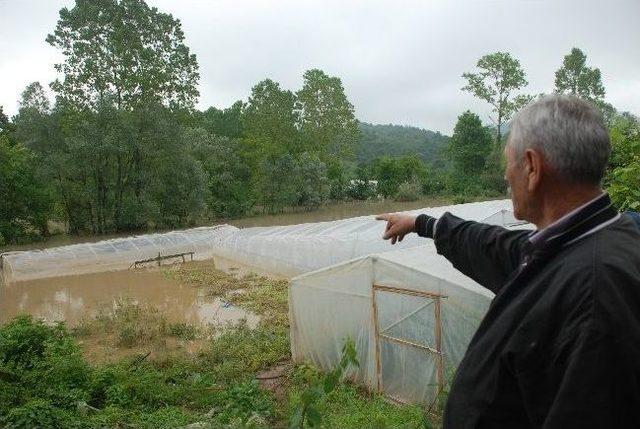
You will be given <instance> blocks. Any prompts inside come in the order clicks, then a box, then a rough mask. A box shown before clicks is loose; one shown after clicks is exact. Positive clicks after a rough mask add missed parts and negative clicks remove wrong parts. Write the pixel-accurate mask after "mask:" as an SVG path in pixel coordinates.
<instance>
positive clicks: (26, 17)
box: [0, 0, 640, 134]
mask: <svg viewBox="0 0 640 429" xmlns="http://www.w3.org/2000/svg"><path fill="white" fill-rule="evenodd" d="M148 2H149V3H150V4H152V5H154V6H157V7H158V8H159V9H160V10H162V11H164V12H169V13H171V14H173V15H174V17H177V18H179V19H180V20H181V21H182V24H183V29H184V31H185V33H186V42H187V45H188V46H189V47H190V48H191V50H192V51H193V52H194V53H195V54H196V55H197V57H198V62H199V64H200V74H201V79H200V85H199V90H200V101H199V104H198V107H199V108H201V109H205V108H207V107H209V106H211V105H213V106H216V107H227V106H229V105H231V104H232V103H233V102H234V101H235V100H238V99H246V98H247V96H248V95H249V92H250V89H251V87H252V86H253V85H254V84H255V83H257V82H258V81H260V80H262V79H264V78H266V77H269V78H271V79H274V80H276V81H278V82H280V83H281V85H282V86H283V87H284V88H287V89H291V90H293V91H295V90H297V89H298V88H300V86H301V84H302V74H303V73H304V71H305V70H307V69H309V68H320V69H322V70H324V71H325V72H327V73H328V74H330V75H335V76H339V77H340V78H341V79H342V82H343V84H344V86H345V89H346V93H347V96H348V98H349V100H350V101H351V102H352V103H353V104H354V106H355V109H356V116H357V118H358V119H360V120H362V121H367V122H373V123H395V124H406V125H415V126H420V127H424V128H428V129H432V130H437V131H441V132H443V133H447V134H448V133H450V132H451V130H452V129H453V126H454V125H455V121H456V118H457V116H458V115H459V114H460V113H461V112H463V111H464V110H466V109H471V110H473V111H475V112H477V113H478V114H479V115H480V117H481V118H482V119H483V121H485V122H487V123H488V122H489V119H488V114H489V109H488V108H487V107H486V106H485V105H484V104H483V103H482V102H480V101H477V100H474V98H473V97H472V96H471V95H470V94H468V93H464V92H462V91H461V90H460V88H461V87H462V86H463V85H464V81H463V79H462V78H461V75H462V73H463V72H465V71H472V70H473V69H474V66H475V63H476V61H477V60H478V58H479V57H481V56H482V55H484V54H486V53H489V52H495V51H498V50H505V51H508V52H510V53H511V54H512V55H514V56H515V57H516V58H518V59H519V60H520V62H521V64H522V66H523V68H524V70H525V72H526V73H527V77H528V80H529V86H528V87H527V92H530V93H539V92H549V91H550V90H552V88H553V78H554V76H553V75H554V71H555V70H556V69H558V67H560V65H561V63H562V57H563V56H564V55H566V54H567V53H568V52H569V51H570V50H571V48H572V47H573V46H576V47H579V48H581V49H582V50H583V51H584V52H585V53H586V54H587V56H588V60H587V61H588V63H589V64H590V65H591V66H596V67H599V68H600V70H601V71H602V76H603V81H604V85H605V88H606V90H607V100H608V101H609V102H610V103H612V104H613V105H614V106H615V107H616V108H618V109H619V110H629V111H632V112H634V113H636V114H640V25H639V23H640V0H607V1H603V0H438V1H435V0H434V1H424V0H423V1H415V2H414V1H406V0H403V1H371V0H367V1H350V0H340V1H327V0H323V1H303V0H292V1H282V0H278V1H276V0H273V1H266V0H261V1H258V0H256V1H248V0H246V1H238V0H221V1H213V0H211V1H204V0H201V1H188V0H180V1H177V0H148ZM65 5H66V6H69V7H71V6H72V5H73V1H56V0H0V105H3V106H4V109H5V112H6V113H8V114H10V115H13V114H15V113H16V111H17V100H18V98H19V96H20V93H21V92H22V90H23V89H24V87H25V86H26V85H27V84H28V83H29V82H32V81H40V82H41V83H42V84H43V85H45V86H46V85H48V84H49V83H50V82H51V81H52V80H53V79H54V78H55V76H56V74H55V70H54V69H53V64H54V63H55V62H57V61H60V56H59V54H58V53H57V52H56V50H55V49H53V48H51V47H50V46H49V45H48V44H47V43H46V42H45V40H44V39H45V37H46V35H47V34H48V33H50V32H52V31H53V29H54V27H55V24H56V22H57V19H58V11H59V9H60V8H61V7H63V6H65Z"/></svg>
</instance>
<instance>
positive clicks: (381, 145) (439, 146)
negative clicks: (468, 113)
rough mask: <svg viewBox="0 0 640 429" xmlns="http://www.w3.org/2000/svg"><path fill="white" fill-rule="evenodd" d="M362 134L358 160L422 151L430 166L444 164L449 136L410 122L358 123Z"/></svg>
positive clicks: (367, 160) (363, 160) (422, 156)
mask: <svg viewBox="0 0 640 429" xmlns="http://www.w3.org/2000/svg"><path fill="white" fill-rule="evenodd" d="M358 128H359V129H360V133H361V137H360V139H359V140H358V146H357V149H356V151H357V152H356V153H357V157H358V162H360V163H363V164H368V163H370V162H371V161H373V160H374V159H376V158H378V157H380V156H382V155H389V156H402V155H410V154H418V155H419V156H420V158H421V159H422V161H424V162H425V163H427V164H428V165H431V166H434V167H436V166H437V167H439V166H442V164H443V162H444V158H445V154H444V153H443V149H444V148H445V147H446V146H447V143H448V141H449V137H448V136H445V135H442V134H440V133H439V132H434V131H430V130H425V129H422V128H417V127H410V126H406V125H392V124H388V125H374V124H369V123H366V122H360V123H358Z"/></svg>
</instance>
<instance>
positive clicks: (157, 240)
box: [0, 225, 237, 284]
mask: <svg viewBox="0 0 640 429" xmlns="http://www.w3.org/2000/svg"><path fill="white" fill-rule="evenodd" d="M236 230H237V228H235V227H232V226H228V225H220V226H214V227H204V228H193V229H189V230H184V231H172V232H168V233H164V234H146V235H141V236H134V237H126V238H116V239H111V240H103V241H99V242H97V243H81V244H73V245H70V246H62V247H54V248H50V249H43V250H29V251H24V252H8V253H4V254H2V255H1V257H0V269H2V277H3V278H4V282H5V283H7V284H9V283H12V282H16V281H25V280H34V279H41V278H48V277H60V276H70V275H77V274H89V273H97V272H103V271H116V270H126V269H128V268H130V267H132V266H136V265H139V264H140V263H163V261H167V262H171V260H172V259H178V260H203V259H210V258H211V257H212V256H213V253H212V250H213V248H214V247H215V245H216V242H218V241H219V240H220V238H221V237H222V236H224V235H226V234H229V233H232V232H234V231H236ZM172 256H173V257H172ZM158 257H160V258H158Z"/></svg>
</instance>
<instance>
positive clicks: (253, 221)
mask: <svg viewBox="0 0 640 429" xmlns="http://www.w3.org/2000/svg"><path fill="white" fill-rule="evenodd" d="M450 203H451V202H450V201H448V200H443V199H434V198H426V197H423V198H420V199H418V200H417V201H411V202H399V201H392V200H369V201H341V202H337V203H331V204H327V205H325V206H321V207H319V208H318V209H317V210H311V211H308V210H300V209H296V210H294V211H287V212H284V213H278V214H275V215H259V216H251V217H246V218H240V219H232V220H229V221H222V222H212V223H208V224H203V225H200V226H211V225H214V224H219V223H228V224H230V225H234V226H237V227H238V228H248V227H253V226H276V225H278V226H279V225H296V224H299V223H309V222H324V221H330V220H339V219H346V218H350V217H355V216H365V215H371V214H378V213H389V212H398V211H404V210H414V209H418V208H422V207H436V206H442V205H446V204H450ZM149 232H162V231H149ZM146 233H147V232H144V231H141V232H138V233H134V232H125V233H118V234H107V235H67V234H58V235H53V236H51V237H50V238H48V239H47V240H44V241H38V242H34V243H28V244H16V245H10V246H4V247H0V253H1V252H8V251H14V250H15V251H20V250H33V249H46V248H49V247H57V246H67V245H70V244H78V243H90V242H95V241H101V240H107V239H110V238H118V237H128V236H131V235H137V234H146Z"/></svg>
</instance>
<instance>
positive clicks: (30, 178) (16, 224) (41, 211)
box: [0, 135, 51, 244]
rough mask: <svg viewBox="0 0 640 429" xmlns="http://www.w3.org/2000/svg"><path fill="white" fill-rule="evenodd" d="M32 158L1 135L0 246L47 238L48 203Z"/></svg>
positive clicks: (19, 146)
mask: <svg viewBox="0 0 640 429" xmlns="http://www.w3.org/2000/svg"><path fill="white" fill-rule="evenodd" d="M33 158H34V156H33V153H32V152H31V151H30V150H29V149H27V148H26V147H24V146H23V145H21V144H19V143H17V144H12V143H10V142H9V138H8V136H6V135H0V201H2V204H0V244H1V243H3V242H9V243H15V242H18V241H21V240H24V239H27V238H32V237H33V236H36V235H38V234H41V235H46V234H47V219H48V215H49V212H50V210H51V199H50V195H49V192H48V187H47V186H46V184H45V183H43V182H41V181H40V180H39V179H38V176H37V174H36V165H35V163H34V159H33Z"/></svg>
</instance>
